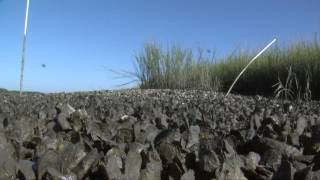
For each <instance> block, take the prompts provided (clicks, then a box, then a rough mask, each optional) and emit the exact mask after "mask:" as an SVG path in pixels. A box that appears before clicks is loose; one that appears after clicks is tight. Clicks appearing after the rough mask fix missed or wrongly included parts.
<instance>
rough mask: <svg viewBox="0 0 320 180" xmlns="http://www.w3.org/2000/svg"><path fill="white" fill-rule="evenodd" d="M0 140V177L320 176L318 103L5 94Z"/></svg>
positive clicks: (144, 94)
mask: <svg viewBox="0 0 320 180" xmlns="http://www.w3.org/2000/svg"><path fill="white" fill-rule="evenodd" d="M0 134H1V135H0V179H14V180H15V179H30V180H34V179H53V180H76V179H85V180H89V179H95V180H98V179H115V180H124V179H126V180H160V179H164V180H169V179H174V180H176V179H182V180H194V179H199V180H200V179H203V180H207V179H208V180H211V179H217V180H245V179H250V180H251V179H254V180H264V179H274V180H277V179H279V180H280V179H281V180H317V179H320V103H319V102H290V101H277V100H272V99H266V98H262V97H259V96H256V97H244V96H234V95H230V96H229V97H228V98H224V95H223V94H220V93H215V92H206V91H172V90H143V91H141V90H126V91H115V92H111V91H110V92H90V93H67V94H64V93H60V94H40V93H28V94H25V95H24V97H22V98H20V97H19V95H18V93H16V92H7V91H4V90H1V91H0Z"/></svg>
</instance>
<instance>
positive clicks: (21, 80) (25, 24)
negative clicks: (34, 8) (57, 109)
mask: <svg viewBox="0 0 320 180" xmlns="http://www.w3.org/2000/svg"><path fill="white" fill-rule="evenodd" d="M29 1H30V0H27V8H26V19H25V21H24V34H23V42H22V54H21V71H20V96H22V88H23V72H24V58H25V49H26V41H27V28H28V16H29V3H30V2H29Z"/></svg>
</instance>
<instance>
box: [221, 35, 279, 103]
mask: <svg viewBox="0 0 320 180" xmlns="http://www.w3.org/2000/svg"><path fill="white" fill-rule="evenodd" d="M276 41H277V39H273V40H272V41H271V42H270V43H269V44H268V45H267V46H266V47H265V48H263V49H262V50H261V51H260V52H259V53H258V54H257V55H256V56H255V57H254V58H253V59H251V61H250V62H249V63H248V64H247V66H246V67H245V68H243V69H242V71H241V72H240V73H239V75H238V76H237V77H236V79H235V80H234V81H233V83H232V85H231V86H230V88H229V90H228V92H227V94H226V96H225V97H227V96H228V95H229V93H230V92H231V90H232V88H233V86H234V85H235V84H236V82H237V81H238V79H239V78H240V76H241V75H242V74H243V73H244V71H245V70H246V69H247V68H248V67H249V66H250V64H251V63H253V61H255V60H256V59H257V58H258V57H259V56H260V55H261V54H262V53H263V52H264V51H266V50H267V49H268V48H269V47H270V46H271V45H272V44H273V43H274V42H276Z"/></svg>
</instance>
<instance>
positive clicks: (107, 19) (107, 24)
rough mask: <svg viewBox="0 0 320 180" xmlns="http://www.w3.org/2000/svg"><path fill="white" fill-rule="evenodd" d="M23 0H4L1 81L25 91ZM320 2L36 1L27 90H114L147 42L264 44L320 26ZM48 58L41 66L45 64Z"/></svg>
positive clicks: (222, 46)
mask: <svg viewBox="0 0 320 180" xmlns="http://www.w3.org/2000/svg"><path fill="white" fill-rule="evenodd" d="M25 6H26V2H25V0H0V87H3V88H7V89H15V90H17V89H19V71H20V56H21V42H22V37H23V24H24V13H25ZM319 9H320V1H319V0H241V1H240V0H224V1H222V0H221V1H218V0H30V16H29V28H28V39H27V49H26V51H27V52H26V67H25V89H26V90H32V91H42V92H57V91H80V90H98V89H115V88H117V85H119V84H122V83H124V82H126V81H128V79H116V78H115V77H116V76H117V75H115V74H113V73H111V72H109V71H108V70H106V69H114V70H128V71H133V61H134V55H135V54H136V53H138V52H140V51H141V50H142V48H143V45H144V43H145V42H148V41H158V42H160V43H162V44H163V45H168V44H178V45H180V46H182V47H188V48H203V49H215V50H216V52H217V55H218V56H223V55H225V54H227V53H229V52H232V50H234V49H237V48H261V47H263V46H264V45H265V44H267V43H268V42H270V41H271V40H272V39H273V38H274V37H276V38H277V39H278V43H290V42H294V41H296V40H301V39H305V40H308V39H311V38H312V37H314V34H315V33H319V32H320V10H319ZM42 64H46V67H45V68H43V67H42V66H41V65H42Z"/></svg>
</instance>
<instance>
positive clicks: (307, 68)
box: [135, 38, 320, 99]
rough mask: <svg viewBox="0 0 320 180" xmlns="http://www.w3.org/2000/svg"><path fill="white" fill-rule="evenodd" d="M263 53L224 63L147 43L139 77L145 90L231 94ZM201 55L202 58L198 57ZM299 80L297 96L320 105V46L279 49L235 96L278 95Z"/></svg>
mask: <svg viewBox="0 0 320 180" xmlns="http://www.w3.org/2000/svg"><path fill="white" fill-rule="evenodd" d="M257 52H258V51H238V52H236V53H233V54H232V55H229V56H227V57H225V58H220V59H216V58H212V56H211V55H207V56H205V55H204V54H205V53H203V51H199V52H196V53H195V52H194V51H192V50H191V49H184V48H181V47H177V46H173V47H171V48H167V49H164V48H162V47H161V46H160V45H159V44H157V43H147V44H146V45H145V47H144V50H143V51H142V52H141V53H140V54H138V55H137V56H136V59H135V60H136V61H135V62H136V70H135V76H136V77H137V78H138V80H139V81H140V87H141V88H153V89H205V90H215V91H224V92H226V91H227V90H228V88H229V87H230V85H231V84H232V82H233V80H234V79H235V78H236V76H237V75H238V74H239V72H240V71H241V70H242V68H243V67H245V66H246V64H247V63H248V62H249V61H250V59H252V57H253V56H255V55H256V53H257ZM196 54H197V55H196ZM289 68H290V71H291V74H294V76H295V83H298V85H296V86H295V87H296V89H293V90H292V93H293V94H298V93H299V94H303V93H305V92H306V91H308V92H309V91H311V94H312V98H313V99H320V82H319V80H320V46H319V41H318V40H317V39H316V38H315V40H313V41H300V42H297V43H293V44H291V45H289V46H286V47H284V46H281V47H280V46H274V47H273V48H270V49H269V50H267V51H266V52H265V53H264V54H262V55H261V56H260V57H259V59H257V61H255V62H254V63H253V64H252V65H251V66H250V67H249V68H248V69H247V71H246V72H245V73H244V74H243V75H242V77H241V78H240V79H239V81H238V82H237V83H236V85H235V86H234V88H233V91H232V92H233V93H240V94H244V95H253V94H260V95H265V96H270V95H274V92H275V90H276V89H277V87H275V86H274V85H275V84H277V83H278V84H279V82H285V81H286V80H287V79H288V70H289Z"/></svg>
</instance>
